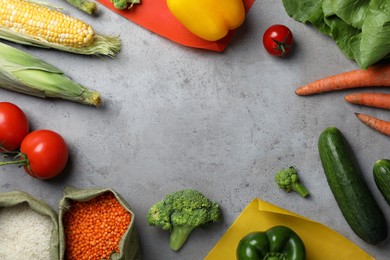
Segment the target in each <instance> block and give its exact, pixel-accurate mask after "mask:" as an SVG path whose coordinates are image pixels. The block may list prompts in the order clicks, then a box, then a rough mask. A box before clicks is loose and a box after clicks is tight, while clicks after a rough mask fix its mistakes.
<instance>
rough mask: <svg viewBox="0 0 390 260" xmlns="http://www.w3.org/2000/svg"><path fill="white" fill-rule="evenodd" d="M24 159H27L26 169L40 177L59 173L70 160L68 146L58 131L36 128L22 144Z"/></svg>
mask: <svg viewBox="0 0 390 260" xmlns="http://www.w3.org/2000/svg"><path fill="white" fill-rule="evenodd" d="M20 152H21V153H22V159H24V158H23V157H25V158H26V159H27V164H26V165H25V166H24V169H25V171H26V172H27V173H28V174H30V175H31V176H33V177H35V178H38V179H50V178H53V177H55V176H57V175H59V174H60V173H61V172H62V171H63V170H64V168H65V166H66V164H67V162H68V147H67V145H66V143H65V141H64V139H63V138H62V136H61V135H59V134H58V133H56V132H54V131H51V130H36V131H33V132H31V133H29V134H28V135H27V136H26V137H25V138H24V139H23V141H22V144H21V146H20Z"/></svg>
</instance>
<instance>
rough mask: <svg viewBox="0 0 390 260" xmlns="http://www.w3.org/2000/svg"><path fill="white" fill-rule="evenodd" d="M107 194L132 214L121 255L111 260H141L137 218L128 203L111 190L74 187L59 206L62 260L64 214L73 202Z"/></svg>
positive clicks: (114, 256)
mask: <svg viewBox="0 0 390 260" xmlns="http://www.w3.org/2000/svg"><path fill="white" fill-rule="evenodd" d="M105 192H111V193H113V194H114V196H115V197H116V198H117V199H118V201H119V203H120V204H121V205H122V206H123V207H124V208H125V209H126V210H127V211H128V212H129V213H130V214H131V222H130V226H129V228H128V229H127V231H126V233H125V234H124V235H123V237H122V239H121V240H120V242H119V251H120V252H119V253H114V254H112V255H111V257H110V260H138V259H141V252H140V247H139V240H138V234H137V232H136V229H135V225H134V221H135V216H134V213H133V212H132V211H131V209H130V206H129V205H128V203H127V202H126V201H125V200H124V199H123V198H122V197H121V196H120V195H119V194H118V193H116V192H115V191H114V190H112V189H109V188H102V189H77V188H74V187H70V186H68V187H65V189H64V196H63V198H62V199H61V200H60V204H59V235H60V259H61V260H64V259H65V248H66V243H65V241H66V240H65V234H64V227H63V221H62V219H63V216H64V213H65V212H66V211H67V210H69V209H70V204H71V202H72V201H88V200H91V199H93V198H95V197H97V196H99V195H101V194H103V193H105Z"/></svg>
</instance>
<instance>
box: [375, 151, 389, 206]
mask: <svg viewBox="0 0 390 260" xmlns="http://www.w3.org/2000/svg"><path fill="white" fill-rule="evenodd" d="M373 172H374V180H375V184H376V186H377V187H378V190H379V191H380V192H381V193H382V195H383V197H384V198H385V200H386V201H387V203H388V204H389V205H390V160H388V159H382V160H378V161H376V162H375V163H374V170H373Z"/></svg>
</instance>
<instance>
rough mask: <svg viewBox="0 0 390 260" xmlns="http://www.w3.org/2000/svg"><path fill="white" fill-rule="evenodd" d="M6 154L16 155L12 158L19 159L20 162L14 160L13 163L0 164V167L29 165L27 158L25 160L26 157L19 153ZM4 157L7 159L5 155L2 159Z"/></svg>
mask: <svg viewBox="0 0 390 260" xmlns="http://www.w3.org/2000/svg"><path fill="white" fill-rule="evenodd" d="M6 153H10V154H16V155H15V156H14V158H17V157H20V158H21V159H20V160H14V161H7V162H0V166H3V165H9V164H18V165H20V166H26V165H28V164H29V161H28V158H27V156H26V155H25V154H24V153H21V152H8V151H7V152H6ZM4 157H7V156H6V155H5V156H3V158H4Z"/></svg>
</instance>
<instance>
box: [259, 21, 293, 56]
mask: <svg viewBox="0 0 390 260" xmlns="http://www.w3.org/2000/svg"><path fill="white" fill-rule="evenodd" d="M292 44H293V35H292V32H291V30H290V29H289V28H288V27H286V26H284V25H282V24H275V25H272V26H270V27H269V28H268V29H267V30H266V31H265V32H264V34H263V45H264V48H265V49H266V51H267V52H268V53H269V54H271V55H273V56H280V57H283V56H285V55H287V54H288V53H290V52H291V48H292Z"/></svg>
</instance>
